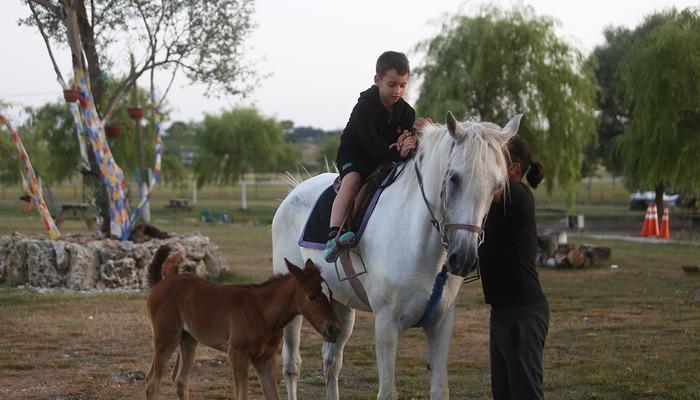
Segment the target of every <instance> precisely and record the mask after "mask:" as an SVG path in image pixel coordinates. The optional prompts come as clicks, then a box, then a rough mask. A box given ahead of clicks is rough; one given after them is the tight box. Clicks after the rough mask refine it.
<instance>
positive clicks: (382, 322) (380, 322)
mask: <svg viewBox="0 0 700 400" xmlns="http://www.w3.org/2000/svg"><path fill="white" fill-rule="evenodd" d="M374 336H375V343H376V347H377V348H376V350H377V371H378V373H379V393H377V400H395V399H396V398H397V394H396V383H395V376H394V371H395V370H396V348H397V345H398V342H399V327H398V324H397V323H396V321H394V320H393V319H391V318H387V317H386V316H382V315H381V314H375V317H374Z"/></svg>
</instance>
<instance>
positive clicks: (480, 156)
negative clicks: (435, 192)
mask: <svg viewBox="0 0 700 400" xmlns="http://www.w3.org/2000/svg"><path fill="white" fill-rule="evenodd" d="M458 124H459V125H460V126H461V130H462V131H463V133H462V139H461V140H460V141H458V143H457V144H456V146H460V147H461V150H462V151H461V152H458V153H455V155H454V156H453V157H452V159H451V160H449V161H450V162H452V163H455V162H469V163H471V164H472V172H473V174H474V176H483V174H485V173H487V172H488V171H487V168H488V163H487V161H488V158H487V157H488V154H489V151H490V150H493V151H494V154H495V156H496V168H497V169H498V173H499V175H500V177H501V178H502V179H501V185H504V186H505V184H506V182H507V179H506V178H507V177H508V169H507V168H508V160H507V158H506V155H505V152H504V151H503V150H504V149H505V145H506V143H507V142H508V140H510V138H511V137H512V136H513V135H512V134H506V133H503V131H502V130H501V128H500V127H499V126H498V125H496V124H494V123H491V122H476V121H473V120H465V121H462V122H459V123H458ZM418 141H419V143H420V145H419V146H418V152H417V154H416V156H415V157H414V160H419V161H418V162H420V163H421V173H422V174H423V179H424V180H425V181H426V182H431V181H432V182H441V179H442V178H443V177H444V176H445V174H446V172H447V171H446V170H445V169H446V168H447V165H448V164H449V163H448V162H446V161H447V160H446V157H447V155H448V154H449V150H450V145H451V143H452V136H451V135H450V134H449V132H448V131H447V127H446V126H445V125H442V124H429V125H427V126H425V128H423V130H422V131H421V132H420V133H419V136H418ZM408 182H409V185H411V186H412V185H417V184H418V183H417V181H416V180H415V179H410V180H408ZM411 189H412V188H411Z"/></svg>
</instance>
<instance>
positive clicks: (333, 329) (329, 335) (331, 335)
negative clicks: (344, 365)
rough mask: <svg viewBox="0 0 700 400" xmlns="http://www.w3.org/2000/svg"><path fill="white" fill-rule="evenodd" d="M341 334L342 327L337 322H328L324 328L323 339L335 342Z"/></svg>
mask: <svg viewBox="0 0 700 400" xmlns="http://www.w3.org/2000/svg"><path fill="white" fill-rule="evenodd" d="M338 336H340V327H338V326H337V325H335V324H328V325H327V326H326V327H325V329H324V330H323V339H324V340H325V341H326V342H329V343H335V342H336V341H337V340H338Z"/></svg>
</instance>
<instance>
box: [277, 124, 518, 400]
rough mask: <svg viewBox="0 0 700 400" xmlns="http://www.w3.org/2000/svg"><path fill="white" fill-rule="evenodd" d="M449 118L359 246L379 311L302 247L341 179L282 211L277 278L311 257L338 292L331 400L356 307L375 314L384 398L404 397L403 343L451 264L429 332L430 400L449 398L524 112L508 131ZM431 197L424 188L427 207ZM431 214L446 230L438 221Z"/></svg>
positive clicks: (290, 358)
mask: <svg viewBox="0 0 700 400" xmlns="http://www.w3.org/2000/svg"><path fill="white" fill-rule="evenodd" d="M446 120H447V124H446V125H447V126H446V127H445V126H443V125H437V124H435V125H429V126H427V127H426V128H424V129H423V131H422V133H421V135H420V138H419V141H420V146H419V150H418V152H417V154H416V156H415V157H414V158H413V159H411V160H409V161H407V162H406V165H405V168H404V171H403V173H402V174H401V175H400V176H399V178H398V179H397V180H396V182H394V183H393V184H392V185H391V186H389V187H387V188H386V189H385V190H384V193H383V194H382V195H381V197H380V198H379V202H378V203H377V206H376V208H375V211H374V214H373V215H372V217H371V218H370V220H369V222H368V224H367V227H366V229H365V232H364V235H363V236H362V238H361V239H360V241H359V243H358V244H357V246H356V247H355V249H354V250H355V251H357V252H358V253H359V254H361V257H362V260H363V261H364V264H365V265H366V269H367V273H366V274H362V275H360V276H359V277H358V279H359V280H360V282H361V283H362V285H363V286H364V288H365V291H366V293H367V297H368V299H369V305H370V306H371V310H370V309H369V308H368V307H367V306H366V305H365V304H364V303H363V302H362V301H361V300H360V298H359V297H358V295H357V294H356V293H355V292H354V291H353V289H352V288H351V286H350V284H349V282H348V281H346V280H343V281H341V280H340V279H339V278H338V274H337V273H336V270H335V267H334V265H332V264H328V263H326V262H325V261H324V260H323V256H322V254H321V253H322V252H321V251H320V250H314V249H308V248H302V247H300V246H299V245H298V244H297V242H298V239H299V236H300V234H301V231H302V229H304V225H305V223H306V220H307V218H308V216H309V214H310V212H311V209H312V207H313V205H314V203H315V201H316V199H317V198H318V196H319V195H320V194H321V192H322V191H323V190H325V189H326V188H327V187H328V186H329V185H331V184H332V183H333V180H334V179H335V178H336V176H337V175H336V174H328V173H327V174H321V175H318V176H315V177H313V178H310V179H308V180H306V181H304V182H302V183H301V184H299V185H298V186H297V187H296V188H294V189H293V190H292V191H291V193H289V195H288V196H287V197H286V198H285V199H284V201H283V202H282V204H281V205H280V206H279V208H278V209H277V212H276V213H275V217H274V220H273V222H272V253H273V257H272V260H273V268H274V271H275V272H276V273H283V272H285V271H286V266H285V263H284V259H285V257H286V258H287V259H289V260H290V261H291V262H292V263H296V264H303V263H304V260H306V259H307V258H311V259H312V260H313V261H314V262H315V263H316V264H317V265H318V266H319V267H320V268H321V269H322V275H323V278H324V279H325V280H326V282H328V284H329V285H330V287H331V288H332V290H333V296H334V309H335V311H336V314H337V316H338V319H339V320H340V323H341V333H340V336H339V338H338V340H337V341H336V342H335V343H325V344H324V345H323V369H324V376H325V379H326V390H327V396H328V398H329V399H338V373H339V372H340V368H341V366H342V360H343V347H344V346H345V343H346V342H347V340H348V338H349V337H350V334H351V333H352V329H353V325H354V323H355V309H360V310H365V311H372V312H373V313H374V327H375V341H376V352H377V370H378V371H379V393H378V394H377V399H396V398H397V392H396V385H395V383H394V379H395V377H394V371H395V360H396V348H397V342H398V339H399V336H400V335H401V334H402V333H403V332H404V331H406V330H407V329H409V328H411V327H413V326H415V325H416V323H417V322H418V321H419V320H420V319H421V316H422V315H423V312H424V310H425V308H426V304H427V302H428V299H429V297H430V295H431V292H432V289H433V283H434V281H435V277H436V275H437V274H438V272H439V271H440V270H441V269H442V265H443V263H446V265H447V268H448V270H449V272H451V274H448V276H449V279H448V280H447V283H446V285H445V287H444V292H443V294H442V298H441V299H440V301H439V303H438V304H437V307H436V309H435V312H434V314H433V316H432V319H431V320H430V322H429V323H428V324H427V325H426V326H425V327H424V330H425V332H426V333H427V337H428V363H429V365H430V373H431V378H430V398H431V399H447V398H449V389H448V386H447V356H448V352H449V346H450V339H451V337H452V327H453V325H454V318H455V310H454V306H455V298H456V297H457V293H458V291H459V288H460V285H461V283H462V280H463V278H462V277H463V276H465V275H467V274H468V273H469V272H471V271H472V270H473V269H474V267H475V265H476V261H477V247H478V245H479V241H480V238H481V232H482V231H481V224H482V222H483V219H484V217H485V216H486V214H487V212H488V209H489V206H490V204H491V200H492V198H493V194H494V193H495V192H496V191H497V190H499V189H502V188H503V187H504V184H505V183H506V180H507V170H506V168H507V160H506V156H505V155H504V152H503V149H504V146H505V144H506V142H507V141H508V140H509V139H510V138H511V137H512V136H513V135H515V134H516V133H517V130H518V126H519V123H520V115H518V116H516V117H515V118H513V119H512V120H511V121H510V122H508V124H507V125H506V126H505V127H504V128H503V129H501V128H500V127H499V126H497V125H495V124H492V123H488V122H482V123H479V122H473V121H464V122H458V121H457V120H455V118H454V116H453V115H452V114H451V113H449V112H448V113H447V116H446ZM419 176H420V177H422V186H423V188H422V189H421V187H420V186H421V184H420V183H419V179H418V178H419ZM421 190H424V193H425V200H424V197H423V194H422V193H421ZM426 203H427V204H426ZM431 214H432V215H434V217H435V219H436V220H437V222H438V225H439V229H440V231H441V233H439V232H438V230H437V229H435V227H434V225H433V224H431ZM443 243H444V245H443ZM351 257H352V260H353V264H354V265H355V266H358V265H360V266H361V265H362V261H360V258H359V257H358V256H357V255H356V254H352V255H351ZM355 269H356V270H357V269H358V268H357V267H356V268H355ZM341 271H342V269H341ZM340 274H341V275H343V273H342V272H341V273H340ZM301 323H302V318H301V317H297V318H295V319H294V320H292V322H290V323H289V324H288V325H287V327H286V328H285V330H284V346H283V350H282V355H283V364H284V365H283V368H284V378H285V383H286V386H287V396H288V399H290V400H295V399H296V398H297V397H296V391H297V382H298V380H299V371H300V367H301V356H300V353H299V339H300V331H301Z"/></svg>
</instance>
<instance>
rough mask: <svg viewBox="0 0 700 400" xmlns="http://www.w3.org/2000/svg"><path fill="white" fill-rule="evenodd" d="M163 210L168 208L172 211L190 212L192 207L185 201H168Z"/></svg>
mask: <svg viewBox="0 0 700 400" xmlns="http://www.w3.org/2000/svg"><path fill="white" fill-rule="evenodd" d="M165 208H169V209H170V210H172V211H191V210H192V205H190V202H189V201H187V199H168V204H167V205H166V206H165Z"/></svg>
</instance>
